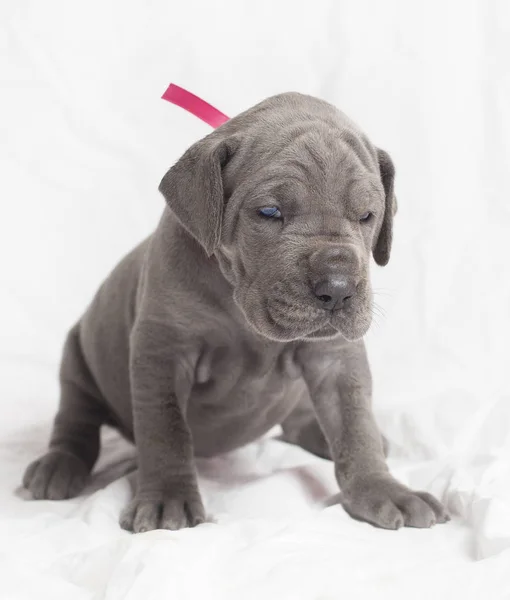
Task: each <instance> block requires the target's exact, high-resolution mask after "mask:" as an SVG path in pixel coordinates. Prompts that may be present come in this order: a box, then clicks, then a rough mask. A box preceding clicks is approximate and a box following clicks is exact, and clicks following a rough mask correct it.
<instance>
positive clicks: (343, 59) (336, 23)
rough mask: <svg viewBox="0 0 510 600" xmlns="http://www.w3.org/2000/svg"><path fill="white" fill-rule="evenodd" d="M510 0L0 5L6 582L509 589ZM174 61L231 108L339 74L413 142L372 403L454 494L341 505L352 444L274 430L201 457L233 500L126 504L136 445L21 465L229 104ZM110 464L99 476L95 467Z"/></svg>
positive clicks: (357, 594) (373, 121)
mask: <svg viewBox="0 0 510 600" xmlns="http://www.w3.org/2000/svg"><path fill="white" fill-rule="evenodd" d="M509 56H510V6H509V4H508V2H505V0H499V1H498V0H492V1H491V2H485V1H484V0H479V1H478V2H477V1H474V0H462V1H461V0H458V1H447V0H442V1H438V0H433V1H429V2H426V3H425V2H415V1H410V0H385V2H377V1H376V0H373V1H370V0H314V2H305V1H301V0H300V1H298V0H294V1H292V2H291V1H290V0H289V1H288V2H283V1H281V2H274V1H271V0H257V1H256V2H254V1H251V2H242V1H239V2H235V1H231V2H228V1H225V0H215V1H214V2H206V1H205V0H203V1H202V2H192V1H188V2H182V3H171V2H166V1H165V0H152V1H150V2H144V3H142V2H134V1H127V2H126V1H124V2H120V1H119V2H114V1H106V0H102V1H99V0H94V1H89V2H82V3H74V2H65V1H64V0H62V1H61V2H57V1H51V0H48V1H47V2H36V1H35V0H34V1H32V2H30V1H28V0H3V1H2V3H1V5H0V77H1V90H0V171H1V178H0V182H1V184H0V185H1V193H0V203H1V211H0V261H1V272H0V281H1V293H0V336H1V337H0V461H1V462H0V503H1V510H0V598H1V600H18V599H33V598H36V597H37V598H52V599H53V600H57V599H60V598H65V599H66V600H74V599H75V598H76V599H79V600H82V599H99V598H106V599H107V600H117V599H120V598H125V599H129V600H135V599H138V598H143V599H144V600H149V599H151V600H152V599H156V598H175V599H177V600H180V599H190V598H191V599H194V598H208V599H217V598H218V599H223V598H236V599H237V598H256V599H260V598H278V599H286V598H289V599H290V598H292V599H293V600H299V599H304V600H314V599H326V598H328V599H335V598H349V599H353V598H390V597H391V598H393V599H396V598H401V597H402V598H409V597H413V598H432V597H433V598H473V599H475V598H476V599H479V598H489V599H495V598H510V385H509V383H508V368H509V363H508V360H509V359H508V357H509V352H508V341H507V340H508V337H509V334H510V277H509V271H508V265H509V254H510V250H509V234H510V202H509V200H510V187H509V184H508V171H509V167H510V145H509V144H510V69H509ZM170 81H174V82H175V83H177V84H179V85H182V86H184V87H186V88H188V89H190V90H191V91H192V92H194V93H196V94H198V95H200V96H202V97H203V98H204V99H206V100H208V101H209V102H211V103H212V104H214V105H216V106H217V107H218V108H219V109H220V110H222V111H223V112H225V113H227V114H229V115H235V114H236V113H238V112H240V111H241V110H243V109H245V108H247V107H249V106H250V105H252V104H254V103H255V102H257V101H259V100H261V99H263V98H264V97H266V96H268V95H271V94H274V93H278V92H282V91H288V90H297V91H301V92H306V93H311V94H314V95H317V96H320V97H322V98H324V99H326V100H329V101H331V102H333V103H335V104H336V105H337V106H339V107H340V108H341V109H342V110H344V111H345V112H346V113H347V114H348V115H349V116H351V118H353V119H354V120H355V121H357V122H358V123H359V124H360V125H361V126H362V128H363V129H364V130H365V131H366V132H367V134H368V135H369V136H370V137H371V139H372V140H373V141H374V143H376V144H378V145H380V146H381V147H383V148H385V149H386V150H388V151H389V152H390V153H391V155H392V157H393V159H394V161H395V164H396V166H397V171H398V177H397V184H396V185H397V194H398V199H399V213H398V215H397V219H396V233H395V245H394V252H393V257H392V259H391V261H390V264H389V266H388V267H386V268H384V269H380V268H377V267H375V266H374V268H373V278H374V287H375V289H376V292H377V294H376V301H377V303H378V304H379V306H380V307H381V312H382V313H383V314H381V316H380V317H379V318H378V319H377V323H375V324H374V326H373V328H372V330H371V332H370V333H369V335H368V337H367V343H368V347H369V353H370V356H371V362H372V367H373V372H374V377H375V399H374V402H375V407H376V411H377V417H378V419H379V421H380V423H381V426H382V427H383V429H384V430H385V432H386V434H387V436H388V437H389V438H390V440H391V443H392V457H391V461H390V462H391V465H392V468H393V470H394V472H395V473H396V474H397V475H398V476H399V478H400V479H401V480H402V481H404V482H406V483H408V484H410V485H412V486H416V487H421V488H425V489H429V490H430V491H432V492H434V493H436V494H437V495H438V496H439V497H441V498H443V499H444V501H445V502H446V503H447V504H448V506H449V508H450V509H451V510H452V512H453V513H454V514H455V515H456V516H455V518H454V520H453V521H452V522H451V523H449V524H448V525H446V526H441V527H436V528H434V529H432V530H430V531H414V530H400V531H399V532H386V531H382V530H377V529H374V528H372V527H370V526H369V525H366V524H363V523H358V522H355V521H353V520H351V519H350V518H349V517H347V515H346V514H345V513H344V512H343V510H342V509H341V508H340V507H338V506H330V507H329V508H325V509H324V508H322V506H323V504H324V499H325V498H326V497H328V496H330V495H332V494H334V493H335V492H336V486H335V483H334V480H333V476H332V469H331V464H330V463H328V462H327V461H321V460H320V459H317V458H314V457H312V456H311V455H309V454H307V453H305V452H304V451H301V450H300V449H298V448H293V447H291V446H287V445H285V444H282V443H280V442H277V441H275V440H264V441H261V442H260V443H257V444H253V445H252V446H249V447H247V448H244V449H242V450H241V451H239V452H237V453H233V454H232V455H229V456H225V457H221V458H218V459H215V460H212V461H203V462H201V463H200V472H201V483H202V488H203V491H204V497H205V500H206V504H207V507H208V510H209V512H210V513H211V514H213V515H214V517H215V518H216V523H215V524H213V523H211V524H207V525H204V526H201V527H200V528H198V529H196V530H188V531H181V532H151V533H147V534H143V535H138V536H130V535H129V534H127V533H125V532H121V531H120V530H119V529H118V527H117V518H118V513H119V511H120V509H121V507H122V506H123V505H124V503H125V502H126V501H127V499H128V497H129V493H130V492H129V485H128V481H127V479H126V478H122V479H119V480H117V481H115V482H113V483H109V485H107V486H106V487H105V488H104V489H101V485H100V484H101V483H108V482H111V481H112V480H113V479H114V476H115V474H119V473H121V472H123V471H122V470H123V469H124V467H126V466H128V465H129V462H130V457H132V455H133V450H132V449H131V448H129V446H128V445H127V444H124V443H122V442H120V441H119V440H118V439H117V438H116V437H115V436H112V435H109V436H107V437H108V440H107V448H106V450H105V452H104V453H103V457H102V462H101V465H100V468H99V470H100V471H101V475H100V477H99V483H97V482H96V485H95V486H93V487H92V488H91V489H90V490H89V493H88V495H86V496H85V497H81V498H79V499H76V500H73V501H69V502H63V503H52V502H38V503H31V502H27V501H25V500H24V499H23V498H22V494H21V493H20V492H19V491H16V488H17V486H18V484H19V481H20V477H21V474H22V470H23V468H24V467H25V465H26V463H28V462H29V461H30V460H32V459H33V458H35V457H36V456H37V455H38V454H39V453H40V452H42V451H43V450H44V447H45V444H46V441H47V437H48V434H49V429H50V424H51V419H52V417H53V414H54V411H55V408H56V403H57V396H58V388H57V368H58V361H59V355H60V350H61V345H62V341H63V339H64V335H65V332H66V330H67V329H68V327H69V326H70V325H71V324H72V323H73V322H74V320H75V319H76V318H77V317H78V316H79V314H80V313H81V311H82V310H83V309H84V307H85V306H86V304H87V303H88V301H89V300H90V298H91V296H92V294H93V293H94V291H95V290H96V288H97V286H98V285H99V283H100V282H101V280H102V278H103V277H104V276H105V275H106V274H107V272H108V271H109V270H110V268H111V267H112V266H113V265H114V264H115V263H116V262H117V261H118V260H119V259H120V257H121V256H122V255H123V254H124V253H125V252H127V251H128V250H129V249H130V248H131V247H132V246H133V245H135V244H136V243H137V242H138V241H139V240H140V239H141V238H142V237H143V236H145V235H146V234H148V233H149V232H150V231H151V230H152V229H153V228H154V226H155V224H156V222H157V219H158V217H159V214H160V212H161V209H162V206H163V200H162V198H161V197H160V196H159V194H158V192H157V186H158V184H159V181H160V179H161V177H162V175H163V174H164V172H165V171H166V169H167V168H168V167H169V165H170V164H171V163H172V162H173V161H175V160H176V159H177V158H178V157H179V156H180V154H181V153H182V152H183V151H184V150H185V149H186V148H187V147H188V146H189V145H190V144H191V143H192V142H194V141H195V140H197V139H198V138H200V137H201V136H203V135H205V134H206V133H208V131H209V128H208V127H207V126H206V125H205V124H203V123H201V122H200V121H198V120H197V119H195V118H194V117H192V116H190V115H188V114H187V113H185V112H184V111H182V110H181V109H178V108H176V107H173V106H171V105H170V104H168V103H165V102H163V101H162V100H160V96H161V94H162V92H163V91H164V89H165V88H166V86H167V84H168V83H169V82H170ZM94 490H95V491H94Z"/></svg>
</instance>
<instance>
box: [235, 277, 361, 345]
mask: <svg viewBox="0 0 510 600" xmlns="http://www.w3.org/2000/svg"><path fill="white" fill-rule="evenodd" d="M253 292H254V290H253V288H252V289H251V293H249V294H243V293H241V294H239V296H242V297H239V296H238V297H236V296H237V294H234V299H235V300H236V304H237V305H238V306H239V308H240V309H241V311H242V312H243V314H244V316H245V318H246V320H247V322H248V324H249V325H250V326H251V328H252V329H253V330H255V331H256V332H257V333H258V334H259V335H261V336H263V337H265V338H268V339H271V340H274V341H280V342H291V341H296V340H304V339H309V340H320V339H330V338H333V337H337V336H339V335H341V336H342V337H344V338H345V339H346V340H348V341H355V340H357V339H360V338H361V337H363V336H364V335H365V333H366V332H367V330H368V328H369V326H370V321H371V318H370V315H371V310H370V301H369V295H368V294H363V297H358V298H357V299H356V301H355V302H349V306H348V307H345V308H342V309H340V310H326V309H324V308H321V307H319V306H317V305H316V304H315V303H314V302H312V301H310V299H309V298H303V297H301V296H298V295H297V294H289V293H287V294H285V295H283V294H276V295H275V294H270V295H264V296H262V295H259V294H258V293H253ZM367 315H368V316H367Z"/></svg>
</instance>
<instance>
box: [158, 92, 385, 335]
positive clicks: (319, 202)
mask: <svg viewBox="0 0 510 600" xmlns="http://www.w3.org/2000/svg"><path fill="white" fill-rule="evenodd" d="M393 178H394V168H393V164H392V162H391V159H390V157H389V156H388V154H386V152H384V151H382V150H378V149H377V148H375V147H374V146H372V144H370V142H369V141H368V139H367V138H366V137H365V136H364V135H363V134H362V133H361V132H360V131H359V130H358V128H357V127H356V126H355V125H354V124H353V123H352V122H351V121H349V120H348V119H347V117H346V116H345V115H343V113H341V112H340V111H338V110H336V109H335V108H334V107H333V106H331V105H330V104H327V103H326V102H323V101H321V100H318V99H315V98H312V97H309V96H304V95H301V94H295V93H289V94H282V95H279V96H275V97H273V98H269V99H268V100H265V101H264V102H262V103H260V104H258V105H257V106H255V107H254V108H252V109H250V110H248V111H246V112H245V113H243V114H241V115H239V116H237V117H235V118H234V119H232V120H230V121H228V122H227V123H226V124H224V125H223V126H222V127H220V128H219V129H217V130H216V131H214V132H213V133H211V134H210V135H209V136H207V137H206V138H204V139H203V140H201V141H199V142H198V143H196V144H195V145H193V146H192V147H191V148H190V149H189V150H188V151H187V152H186V153H185V154H184V156H183V157H182V158H181V159H180V160H179V161H178V162H177V163H176V164H175V165H174V166H173V167H172V168H171V169H170V170H169V171H168V173H167V174H166V175H165V177H164V178H163V180H162V182H161V184H160V188H159V189H160V191H161V192H162V194H163V195H164V196H165V198H166V200H167V202H168V204H169V206H170V208H171V209H172V211H173V212H174V213H175V215H176V217H177V218H178V219H179V221H180V222H181V224H182V225H183V226H184V227H185V228H186V229H187V231H188V232H189V233H190V234H191V235H192V236H193V237H194V238H195V239H196V240H197V241H198V242H199V243H200V244H201V245H202V246H203V248H204V250H205V252H206V253H207V254H208V255H212V254H214V255H215V256H216V258H217V259H218V261H219V265H220V268H221V270H222V273H223V275H224V276H225V277H226V278H227V279H228V281H229V282H230V283H231V284H232V286H233V294H234V300H235V302H236V303H237V305H238V306H239V307H240V309H241V310H242V312H243V314H244V315H245V317H246V319H247V321H248V323H249V324H250V326H251V327H252V328H253V329H255V330H256V331H257V332H258V333H260V334H262V335H264V336H265V337H268V338H270V339H274V340H280V341H291V340H296V339H321V338H328V337H333V336H336V335H339V334H341V335H343V336H344V337H345V338H346V339H348V340H355V339H358V338H360V337H362V336H363V335H364V334H365V333H366V331H367V329H368V327H369V325H370V322H371V315H372V307H371V303H372V297H371V296H372V294H371V289H370V281H369V262H370V255H371V254H373V256H374V259H375V261H376V262H377V263H378V264H379V265H385V264H386V263H387V262H388V260H389V257H390V249H391V239H392V221H393V215H394V212H395V210H396V202H395V198H394V194H393Z"/></svg>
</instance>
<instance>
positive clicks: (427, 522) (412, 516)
mask: <svg viewBox="0 0 510 600" xmlns="http://www.w3.org/2000/svg"><path fill="white" fill-rule="evenodd" d="M397 505H398V507H399V508H400V511H401V512H402V514H403V515H404V523H405V525H406V526H407V527H419V528H428V527H432V526H433V525H435V524H436V516H435V514H434V511H433V510H432V509H431V508H430V506H429V505H428V504H427V503H426V502H425V501H424V500H422V499H421V498H420V497H419V496H416V495H414V494H409V495H406V496H404V497H403V498H402V499H399V500H397Z"/></svg>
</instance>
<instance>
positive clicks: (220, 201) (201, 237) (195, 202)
mask: <svg viewBox="0 0 510 600" xmlns="http://www.w3.org/2000/svg"><path fill="white" fill-rule="evenodd" d="M235 147H236V143H235V140H225V139H218V138H217V137H212V136H207V137H205V138H204V139H202V140H200V141H199V142H196V143H195V144H193V146H191V148H189V149H188V150H187V151H186V152H185V153H184V155H183V156H182V157H181V158H180V159H179V160H178V161H177V162H176V163H175V165H174V166H173V167H171V168H170V170H169V171H168V172H167V173H166V175H165V176H164V177H163V179H162V180H161V183H160V184H159V191H160V192H161V193H162V194H163V196H164V198H165V200H166V202H167V204H168V206H169V207H170V209H171V210H172V212H173V213H174V214H175V216H176V217H177V218H178V219H179V221H180V223H181V225H182V226H183V227H184V228H185V229H186V230H187V231H188V233H190V234H191V235H192V236H193V237H194V238H195V239H196V240H197V241H198V242H199V243H200V244H201V245H202V246H203V248H204V249H205V251H206V252H207V254H208V256H210V255H211V254H213V252H214V251H215V250H216V248H217V247H218V244H219V242H220V236H221V223H222V219H223V208H224V204H225V194H224V190H223V178H222V170H223V169H224V167H225V166H226V164H227V163H228V161H229V160H230V158H231V156H232V154H233V153H234V151H235Z"/></svg>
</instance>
